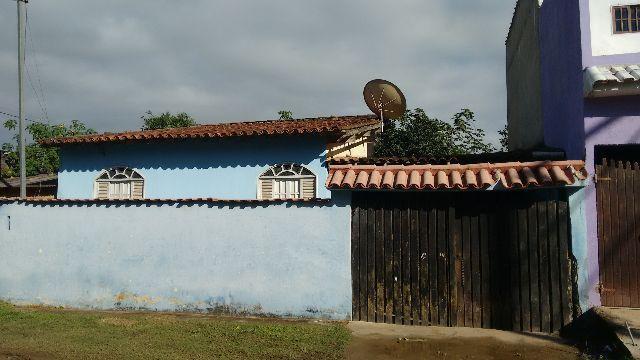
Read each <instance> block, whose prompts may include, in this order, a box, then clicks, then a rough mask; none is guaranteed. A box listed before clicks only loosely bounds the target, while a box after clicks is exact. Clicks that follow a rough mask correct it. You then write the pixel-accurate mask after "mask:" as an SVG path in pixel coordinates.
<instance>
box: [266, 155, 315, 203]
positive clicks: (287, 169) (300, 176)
mask: <svg viewBox="0 0 640 360" xmlns="http://www.w3.org/2000/svg"><path fill="white" fill-rule="evenodd" d="M279 167H283V170H282V171H280V172H278V173H276V169H277V168H279ZM293 167H300V171H298V172H297V173H296V171H293ZM269 172H272V173H273V175H266V174H267V173H269ZM305 172H306V174H305ZM283 173H292V174H291V175H281V174H283ZM304 179H313V181H314V186H313V197H314V198H315V197H317V194H318V178H317V176H316V175H315V173H314V172H313V171H311V170H310V169H309V168H307V167H306V166H304V165H301V164H298V163H294V162H287V163H283V164H277V165H273V166H270V167H269V169H267V170H266V171H264V172H263V173H262V174H261V175H260V176H259V177H258V183H257V195H258V196H257V198H258V199H263V196H262V186H261V184H262V182H263V181H271V187H272V189H273V190H272V194H271V195H272V196H271V197H270V200H299V199H304V189H303V182H302V180H304ZM278 180H281V181H297V182H298V193H299V197H297V198H290V197H285V198H281V197H278V198H276V197H275V196H274V194H275V193H276V191H275V189H276V185H277V183H278Z"/></svg>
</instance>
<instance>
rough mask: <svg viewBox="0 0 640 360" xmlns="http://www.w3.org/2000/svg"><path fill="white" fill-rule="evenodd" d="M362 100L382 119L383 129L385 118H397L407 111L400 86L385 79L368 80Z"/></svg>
mask: <svg viewBox="0 0 640 360" xmlns="http://www.w3.org/2000/svg"><path fill="white" fill-rule="evenodd" d="M364 102H365V103H367V106H368V107H369V109H370V110H371V111H372V112H373V113H374V114H376V115H378V117H379V118H380V120H382V126H383V130H384V121H385V120H387V119H397V118H399V117H401V116H402V115H404V113H405V111H407V100H406V99H405V97H404V94H403V93H402V91H401V90H400V88H398V87H397V86H395V85H394V84H393V83H391V82H389V81H386V80H381V79H376V80H371V81H369V82H368V83H367V85H365V87H364Z"/></svg>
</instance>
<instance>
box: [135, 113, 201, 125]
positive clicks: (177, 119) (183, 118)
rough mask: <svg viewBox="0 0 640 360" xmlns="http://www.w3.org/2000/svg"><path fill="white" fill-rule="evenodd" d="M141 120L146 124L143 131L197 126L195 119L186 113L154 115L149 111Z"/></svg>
mask: <svg viewBox="0 0 640 360" xmlns="http://www.w3.org/2000/svg"><path fill="white" fill-rule="evenodd" d="M140 118H141V119H142V121H143V122H144V125H143V126H142V130H158V129H172V128H182V127H189V126H194V125H197V124H196V121H195V120H194V119H193V117H191V116H190V115H189V114H187V113H184V112H181V113H177V114H175V115H173V114H171V113H170V112H165V113H162V114H160V115H154V114H153V112H151V110H148V111H147V112H146V113H145V115H142V116H141V117H140Z"/></svg>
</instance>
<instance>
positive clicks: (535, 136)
mask: <svg viewBox="0 0 640 360" xmlns="http://www.w3.org/2000/svg"><path fill="white" fill-rule="evenodd" d="M539 11H540V9H539V6H538V1H537V0H520V1H519V4H518V6H517V8H516V13H515V15H514V18H513V23H512V24H511V31H510V33H509V37H508V39H507V59H506V65H507V94H508V95H507V120H508V124H509V149H510V150H518V149H531V148H534V147H536V146H539V145H541V144H543V142H544V138H543V136H544V132H543V123H542V97H541V94H542V91H541V86H542V85H541V73H540V71H541V69H540V67H541V63H540V46H539V42H538V31H539Z"/></svg>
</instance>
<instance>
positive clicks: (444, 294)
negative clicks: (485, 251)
mask: <svg viewBox="0 0 640 360" xmlns="http://www.w3.org/2000/svg"><path fill="white" fill-rule="evenodd" d="M447 195H449V194H447ZM449 199H450V197H449V196H447V198H446V200H449ZM439 200H442V199H439ZM437 232H438V295H439V297H438V315H439V319H438V323H439V324H440V326H447V324H448V323H449V321H448V320H449V319H448V317H449V314H448V311H447V310H448V306H449V291H448V290H449V283H448V252H449V251H448V248H449V247H448V245H447V238H448V236H447V211H446V203H443V202H442V201H439V203H438V230H437Z"/></svg>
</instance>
